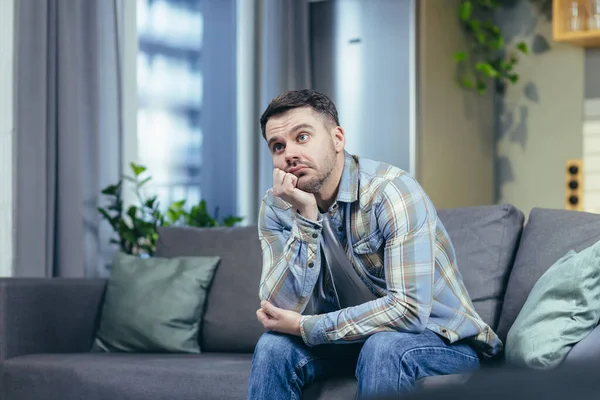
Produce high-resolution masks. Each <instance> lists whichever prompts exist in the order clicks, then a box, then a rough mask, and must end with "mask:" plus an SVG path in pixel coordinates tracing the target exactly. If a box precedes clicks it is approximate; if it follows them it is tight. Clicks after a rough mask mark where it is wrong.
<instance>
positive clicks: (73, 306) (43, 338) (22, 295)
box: [0, 278, 106, 361]
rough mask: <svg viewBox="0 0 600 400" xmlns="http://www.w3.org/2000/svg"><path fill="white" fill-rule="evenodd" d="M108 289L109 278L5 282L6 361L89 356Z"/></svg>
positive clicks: (1, 337)
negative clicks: (31, 356)
mask: <svg viewBox="0 0 600 400" xmlns="http://www.w3.org/2000/svg"><path fill="white" fill-rule="evenodd" d="M105 287H106V281H105V280H104V279H93V280H92V279H67V278H64V279H63V278H54V279H44V278H18V279H17V278H3V279H0V316H1V317H2V318H0V361H5V360H7V359H9V358H11V357H16V356H19V355H22V354H36V353H68V352H85V351H89V350H90V348H91V344H92V341H93V340H94V334H95V331H96V329H97V322H98V315H99V313H100V309H101V304H102V299H103V295H104V290H105Z"/></svg>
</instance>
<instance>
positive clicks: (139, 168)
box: [130, 163, 146, 176]
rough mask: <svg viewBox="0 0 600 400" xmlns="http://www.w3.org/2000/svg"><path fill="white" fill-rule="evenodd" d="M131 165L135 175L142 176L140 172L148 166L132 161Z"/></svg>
mask: <svg viewBox="0 0 600 400" xmlns="http://www.w3.org/2000/svg"><path fill="white" fill-rule="evenodd" d="M130 166H131V170H132V171H133V174H134V175H135V176H140V174H141V173H142V172H144V171H145V170H146V167H144V166H143V165H139V164H136V163H131V164H130Z"/></svg>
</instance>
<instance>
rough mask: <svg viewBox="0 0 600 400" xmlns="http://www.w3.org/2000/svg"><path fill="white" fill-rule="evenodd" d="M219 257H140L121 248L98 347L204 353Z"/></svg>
mask: <svg viewBox="0 0 600 400" xmlns="http://www.w3.org/2000/svg"><path fill="white" fill-rule="evenodd" d="M219 261H220V259H219V257H177V258H170V259H167V258H161V257H149V258H140V257H137V256H133V255H130V254H124V253H120V252H119V253H117V254H116V255H115V257H114V262H113V264H112V267H111V276H110V279H109V281H108V285H107V289H106V295H105V298H104V304H103V306H102V313H101V318H100V326H99V328H98V332H97V333H96V340H95V341H94V349H95V350H98V351H106V352H120V351H123V352H150V353H153V352H154V353H162V352H165V353H200V352H201V349H200V347H199V345H198V335H199V328H200V322H201V321H202V313H203V311H204V302H205V299H206V294H207V290H208V287H209V286H210V282H211V280H212V278H213V276H214V273H215V269H216V268H217V265H218V264H219Z"/></svg>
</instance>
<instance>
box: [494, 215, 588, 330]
mask: <svg viewBox="0 0 600 400" xmlns="http://www.w3.org/2000/svg"><path fill="white" fill-rule="evenodd" d="M598 240H600V215H598V214H591V213H586V212H580V211H566V210H548V209H541V208H534V209H533V210H532V211H531V213H530V215H529V219H528V221H527V224H526V226H525V228H524V229H523V235H522V237H521V242H520V244H519V250H518V252H517V256H516V258H515V263H514V267H513V270H512V273H511V275H510V278H509V281H508V287H507V290H506V296H505V298H504V303H503V306H502V307H503V308H502V315H501V316H500V322H499V325H498V330H497V333H498V335H499V336H500V338H501V339H502V340H503V341H505V340H506V336H507V335H508V331H509V330H510V328H511V326H512V324H513V323H514V322H515V320H516V318H517V316H518V315H519V311H520V310H521V308H522V307H523V305H524V304H525V301H526V300H527V296H529V293H530V292H531V289H532V288H533V286H534V285H535V283H536V282H537V280H538V279H539V278H540V277H541V276H542V275H543V274H544V272H546V270H547V269H548V268H550V266H551V265H552V264H553V263H554V262H555V261H556V260H558V259H559V258H560V257H562V256H563V255H565V254H566V253H567V252H568V251H569V250H575V251H581V250H583V249H584V248H586V247H588V246H591V245H592V244H593V243H595V242H597V241H598Z"/></svg>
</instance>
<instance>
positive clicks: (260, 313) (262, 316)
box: [256, 308, 275, 329]
mask: <svg viewBox="0 0 600 400" xmlns="http://www.w3.org/2000/svg"><path fill="white" fill-rule="evenodd" d="M256 318H257V319H258V320H259V321H260V323H261V324H262V326H263V327H264V328H265V329H272V328H273V326H274V324H275V320H274V319H271V318H269V316H268V315H267V314H266V313H265V312H264V310H263V309H262V308H259V309H258V310H257V311H256Z"/></svg>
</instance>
